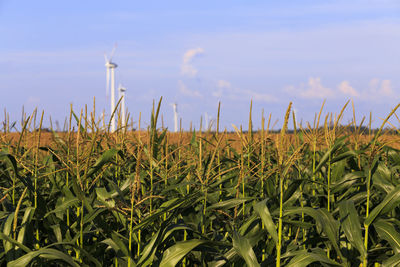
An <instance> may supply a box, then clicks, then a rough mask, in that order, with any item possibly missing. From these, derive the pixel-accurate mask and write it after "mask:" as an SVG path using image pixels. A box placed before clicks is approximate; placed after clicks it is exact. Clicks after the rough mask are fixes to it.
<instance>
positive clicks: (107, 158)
mask: <svg viewBox="0 0 400 267" xmlns="http://www.w3.org/2000/svg"><path fill="white" fill-rule="evenodd" d="M117 153H119V150H118V149H115V148H111V149H109V150H107V151H105V152H104V153H103V154H102V155H101V156H100V158H98V159H97V161H96V163H95V164H94V165H93V166H92V167H91V168H90V169H89V171H88V173H87V175H86V176H87V177H90V176H92V175H93V174H95V173H96V172H97V171H98V170H100V169H101V167H103V166H104V165H105V164H106V163H109V162H111V161H112V159H113V158H114V157H115V155H116V154H117Z"/></svg>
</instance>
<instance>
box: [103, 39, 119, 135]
mask: <svg viewBox="0 0 400 267" xmlns="http://www.w3.org/2000/svg"><path fill="white" fill-rule="evenodd" d="M116 47H117V46H116V45H115V46H114V48H113V50H112V51H111V54H110V59H108V58H107V55H106V54H104V59H105V61H106V68H107V85H106V88H107V93H108V90H109V88H110V89H111V107H110V114H111V115H112V114H113V112H114V109H115V68H116V67H118V65H117V64H115V63H114V62H112V57H113V55H114V53H115V49H116ZM110 75H111V81H110ZM111 132H115V115H114V116H112V118H111Z"/></svg>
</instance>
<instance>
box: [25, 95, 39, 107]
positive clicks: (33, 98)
mask: <svg viewBox="0 0 400 267" xmlns="http://www.w3.org/2000/svg"><path fill="white" fill-rule="evenodd" d="M39 102H40V98H39V97H36V96H30V97H28V99H27V100H26V104H30V105H36V104H38V103H39Z"/></svg>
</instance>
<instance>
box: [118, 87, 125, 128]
mask: <svg viewBox="0 0 400 267" xmlns="http://www.w3.org/2000/svg"><path fill="white" fill-rule="evenodd" d="M125 91H126V88H125V87H122V85H121V84H120V85H119V87H118V93H119V94H118V97H119V98H121V97H122V100H121V119H122V123H121V126H122V127H125V126H126V121H125Z"/></svg>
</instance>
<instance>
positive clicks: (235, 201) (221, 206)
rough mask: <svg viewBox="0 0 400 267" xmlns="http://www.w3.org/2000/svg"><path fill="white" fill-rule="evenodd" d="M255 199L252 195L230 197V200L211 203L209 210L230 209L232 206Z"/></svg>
mask: <svg viewBox="0 0 400 267" xmlns="http://www.w3.org/2000/svg"><path fill="white" fill-rule="evenodd" d="M217 193H218V192H217ZM253 199H254V198H252V197H247V198H232V199H228V200H225V201H221V202H217V203H215V204H213V205H210V206H209V207H207V211H208V210H212V209H230V208H233V207H235V206H237V205H240V204H243V203H245V202H247V201H250V200H253Z"/></svg>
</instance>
